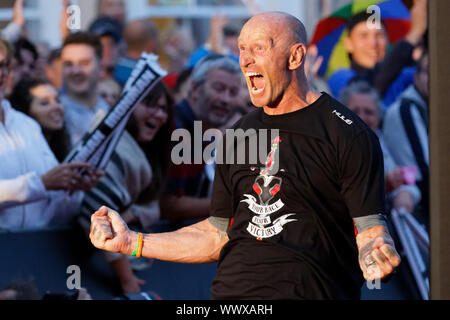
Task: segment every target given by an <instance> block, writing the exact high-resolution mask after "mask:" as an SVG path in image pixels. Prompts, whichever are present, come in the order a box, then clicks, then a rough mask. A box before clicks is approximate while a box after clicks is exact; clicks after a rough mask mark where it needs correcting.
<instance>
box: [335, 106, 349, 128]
mask: <svg viewBox="0 0 450 320" xmlns="http://www.w3.org/2000/svg"><path fill="white" fill-rule="evenodd" d="M333 114H334V115H336V116H337V117H338V118H339V119H341V120H342V121H344V122H345V123H346V124H348V125H349V126H350V125H352V124H353V121H352V120H350V119H347V118H346V117H345V116H344V115H343V114H342V113H340V112H338V111H337V110H334V111H333Z"/></svg>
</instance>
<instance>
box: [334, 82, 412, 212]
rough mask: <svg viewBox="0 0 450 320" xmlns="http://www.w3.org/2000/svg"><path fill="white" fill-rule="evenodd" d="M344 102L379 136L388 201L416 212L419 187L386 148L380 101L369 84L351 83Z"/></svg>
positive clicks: (343, 96)
mask: <svg viewBox="0 0 450 320" xmlns="http://www.w3.org/2000/svg"><path fill="white" fill-rule="evenodd" d="M341 102H342V103H343V104H344V105H346V106H347V107H348V108H349V109H350V110H352V111H353V112H355V113H356V114H357V115H358V116H359V117H360V118H361V119H362V120H363V121H364V122H365V123H366V124H367V125H368V126H369V127H370V128H371V129H372V130H373V131H374V132H375V133H376V134H377V136H378V138H379V141H380V145H381V148H382V151H383V157H384V172H385V181H386V191H387V192H388V199H389V200H390V203H391V204H392V206H393V207H394V208H395V209H400V208H401V207H403V208H405V209H406V210H407V211H408V212H411V213H412V212H413V211H414V208H415V206H416V205H417V204H418V203H419V201H420V199H421V193H420V190H419V188H418V187H417V186H416V185H415V184H414V181H410V180H411V179H408V178H407V171H408V168H406V167H401V166H399V165H397V164H396V162H395V161H394V159H393V157H392V155H391V153H390V152H389V150H388V149H387V148H386V146H385V144H384V141H383V139H382V135H381V131H380V123H381V119H382V107H381V100H380V98H379V96H378V94H377V92H376V90H375V89H374V88H373V87H371V86H370V85H369V84H368V83H367V82H363V81H356V82H351V83H350V84H349V85H348V86H347V87H345V88H344V89H343V90H342V92H341Z"/></svg>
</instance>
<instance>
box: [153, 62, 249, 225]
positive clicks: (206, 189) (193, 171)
mask: <svg viewBox="0 0 450 320" xmlns="http://www.w3.org/2000/svg"><path fill="white" fill-rule="evenodd" d="M241 84H242V73H241V69H240V67H239V64H238V63H237V62H236V61H235V60H233V59H231V58H229V57H225V56H221V55H212V56H208V57H205V58H203V59H202V60H201V61H200V62H199V63H197V65H196V66H195V68H194V70H193V72H192V74H191V88H190V92H189V95H188V97H187V98H186V99H185V100H183V101H181V102H180V103H179V104H177V105H176V107H175V120H176V126H177V128H183V129H186V130H187V131H188V132H189V133H190V134H191V137H194V127H195V122H196V121H201V122H202V129H203V130H207V129H209V128H220V127H222V126H223V125H225V123H226V122H227V120H228V119H229V117H230V116H231V115H232V112H233V110H234V109H235V108H236V106H237V104H238V100H239V99H240V98H241V96H240V90H241ZM193 145H194V143H192V147H193ZM191 154H193V153H192V152H191ZM190 160H191V159H190ZM211 188H212V180H210V179H208V176H207V175H206V172H205V163H202V164H195V163H191V164H189V163H181V164H179V165H174V166H172V167H171V170H170V172H169V179H168V185H167V190H166V193H165V194H164V196H163V198H162V199H161V207H162V213H163V215H164V218H166V219H169V220H191V219H199V218H202V217H207V216H208V215H209V206H210V198H209V196H210V192H211Z"/></svg>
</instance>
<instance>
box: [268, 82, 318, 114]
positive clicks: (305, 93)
mask: <svg viewBox="0 0 450 320" xmlns="http://www.w3.org/2000/svg"><path fill="white" fill-rule="evenodd" d="M320 96H321V95H320V94H319V93H317V92H315V91H313V90H311V88H310V87H309V85H308V82H307V80H306V78H305V79H304V80H302V81H300V85H298V84H296V83H293V84H292V85H291V86H289V87H288V88H287V89H286V90H285V92H284V94H283V97H282V98H281V101H280V102H279V103H278V104H277V105H276V106H275V107H269V106H266V107H264V112H265V113H266V114H268V115H272V116H273V115H281V114H285V113H291V112H295V111H297V110H300V109H303V108H306V107H308V106H309V105H311V104H313V103H314V102H316V101H317V99H319V98H320Z"/></svg>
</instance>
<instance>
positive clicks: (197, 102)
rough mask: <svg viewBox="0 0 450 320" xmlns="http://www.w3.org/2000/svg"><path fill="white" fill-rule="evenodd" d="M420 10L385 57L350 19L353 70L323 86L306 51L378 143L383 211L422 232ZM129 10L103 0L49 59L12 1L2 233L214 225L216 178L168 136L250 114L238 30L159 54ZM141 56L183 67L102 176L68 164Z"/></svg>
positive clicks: (121, 269)
mask: <svg viewBox="0 0 450 320" xmlns="http://www.w3.org/2000/svg"><path fill="white" fill-rule="evenodd" d="M63 3H64V5H65V6H67V5H68V1H63ZM426 5H427V0H416V1H414V5H413V7H412V8H411V25H412V26H411V30H410V32H409V33H408V35H407V36H406V37H405V39H403V40H401V41H400V42H398V43H396V44H395V45H394V46H393V47H392V48H391V49H390V50H388V40H387V35H386V30H385V26H384V25H382V27H381V29H369V28H368V26H367V24H366V23H365V21H366V20H367V14H365V13H362V14H357V15H355V16H354V17H353V18H352V19H351V20H350V21H349V23H348V26H347V29H348V36H347V38H346V39H345V41H344V44H345V48H346V50H347V52H348V54H349V57H350V59H351V68H349V69H341V70H338V71H337V72H335V73H334V74H332V75H331V76H330V77H329V78H328V79H323V78H321V77H319V76H318V74H317V70H318V68H319V67H320V63H321V57H320V55H319V54H318V52H317V48H315V47H310V48H309V50H308V54H307V57H306V63H307V67H306V70H307V73H308V77H309V80H310V82H311V84H312V86H313V87H314V88H316V89H317V90H319V91H322V92H327V93H328V94H330V95H333V96H334V97H335V98H337V99H340V101H341V102H342V103H343V104H344V105H346V106H347V107H348V108H350V109H351V110H353V111H354V112H355V113H356V114H357V115H358V116H359V117H361V119H362V120H364V121H365V123H366V124H367V125H368V126H369V127H370V128H371V129H372V130H373V131H374V132H376V134H377V135H378V137H379V139H380V143H381V146H382V150H383V154H384V157H385V177H386V197H387V200H388V204H389V206H390V207H393V208H397V209H398V208H405V209H406V210H407V211H408V212H411V214H414V215H418V216H420V217H422V220H423V221H425V222H426V221H427V217H428V199H429V188H428V187H429V183H428V179H429V173H428V171H429V170H428V168H429V157H428V100H429V99H428V48H427V37H426V36H427V35H426V30H427V18H426V14H425V12H426ZM125 6H126V3H125V2H124V1H123V0H120V1H119V0H103V1H100V16H99V17H98V18H97V19H95V21H93V23H92V24H91V25H90V27H89V28H88V30H83V31H77V32H73V31H72V30H69V29H67V28H66V24H64V23H62V24H61V26H62V27H61V28H62V30H61V31H62V35H63V37H64V38H63V39H62V46H61V48H53V49H52V50H49V49H48V48H46V47H45V46H44V45H41V44H37V43H33V41H32V39H29V38H28V37H27V32H26V23H25V22H26V21H25V19H24V17H23V0H16V2H15V7H14V17H13V19H12V21H11V23H10V24H9V25H8V26H7V27H6V28H5V29H3V30H1V32H0V35H1V38H0V163H1V166H0V230H1V229H4V230H8V231H15V232H20V231H24V230H30V229H39V228H44V227H53V226H61V225H66V226H67V225H73V224H79V225H81V226H82V227H83V228H84V229H85V230H86V231H87V232H88V230H89V224H90V215H91V214H92V213H93V212H95V210H97V209H98V208H99V207H100V206H102V205H107V206H109V207H111V208H113V209H114V210H116V211H118V212H119V213H120V214H121V215H122V216H123V217H124V219H125V221H126V222H127V223H129V224H131V225H132V226H134V227H135V228H137V229H141V230H149V228H151V227H152V225H154V224H155V223H158V221H160V220H168V221H190V220H195V219H201V218H205V217H207V216H208V215H209V206H210V195H211V186H212V179H213V177H214V166H213V165H211V164H208V163H202V164H181V165H174V164H173V163H172V162H171V157H170V155H171V150H172V148H171V147H172V144H171V134H172V132H173V130H174V129H176V128H183V129H186V130H188V131H189V132H191V133H193V131H194V122H195V121H201V122H202V130H207V129H209V128H217V129H221V130H223V129H226V128H229V127H231V126H232V124H233V123H234V122H235V121H236V120H238V119H239V117H240V116H241V115H243V114H245V113H247V112H251V110H252V109H253V106H252V105H251V101H250V98H249V94H248V91H247V88H246V84H245V81H244V79H243V76H242V74H241V71H240V66H239V62H238V61H239V48H238V46H237V37H238V34H239V30H238V29H236V28H235V27H232V26H231V25H228V24H227V22H228V20H227V18H226V17H224V16H216V17H214V18H213V19H212V20H211V29H210V35H209V37H208V39H207V41H206V43H204V44H203V45H201V46H200V47H198V48H192V50H191V51H190V52H189V56H188V57H187V58H186V52H184V51H183V49H185V48H181V47H182V45H177V44H176V43H175V44H174V43H172V42H170V41H174V38H171V39H169V40H168V42H167V43H162V42H161V30H159V29H158V27H157V26H156V25H155V24H154V23H152V22H151V21H150V20H149V19H142V20H136V21H127V20H126V15H125V13H124V12H125ZM64 14H65V13H64V12H63V13H62V17H63V18H64ZM184 40H185V39H184ZM180 41H181V40H180ZM164 50H167V52H161V51H164ZM143 52H148V53H156V54H165V55H167V56H168V57H169V58H172V60H176V62H174V63H173V64H172V66H173V69H172V70H168V71H169V76H167V77H166V78H165V79H163V81H162V82H160V83H159V84H158V85H157V88H156V90H153V92H156V93H155V94H152V95H149V96H147V97H146V98H144V99H143V101H142V102H141V103H140V104H139V105H138V106H137V108H136V109H135V111H134V113H133V115H132V117H131V119H130V120H129V122H128V124H127V126H126V131H125V132H124V134H123V136H122V137H121V139H120V141H119V143H118V145H117V148H116V150H115V152H114V153H113V155H112V158H111V161H110V163H109V164H108V166H107V167H106V168H105V170H95V168H91V167H90V166H89V164H86V163H72V164H66V163H64V159H65V157H66V155H67V154H68V152H69V151H70V149H71V148H72V147H74V146H75V145H76V144H77V143H78V141H80V139H81V138H82V137H83V136H84V135H85V134H86V133H87V132H89V131H90V130H91V129H92V128H93V127H94V126H95V125H96V124H98V122H99V121H100V120H101V119H102V118H103V117H104V115H105V114H106V113H107V112H108V110H109V109H110V108H111V107H112V106H114V105H115V103H116V102H117V101H118V99H119V97H120V94H121V90H122V86H123V85H124V84H125V83H126V81H127V79H128V77H129V76H130V74H131V71H132V70H133V68H134V66H135V65H136V62H137V60H138V59H139V57H140V56H141V54H142V53H143ZM177 52H179V55H180V56H179V57H178V56H177ZM180 61H183V63H184V65H183V66H181V67H180ZM79 169H87V170H86V172H87V173H88V175H87V176H84V177H83V176H81V175H80V174H79ZM62 208H64V209H62ZM105 259H106V260H107V261H108V262H109V263H110V264H111V267H112V268H113V269H114V271H115V272H116V273H117V276H118V277H119V279H120V283H121V285H122V289H123V291H124V293H132V292H139V291H140V286H141V285H142V284H143V283H144V282H143V280H142V279H138V278H137V277H135V276H134V274H133V268H132V265H131V264H130V260H129V259H128V258H127V257H124V256H120V255H111V254H105Z"/></svg>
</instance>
